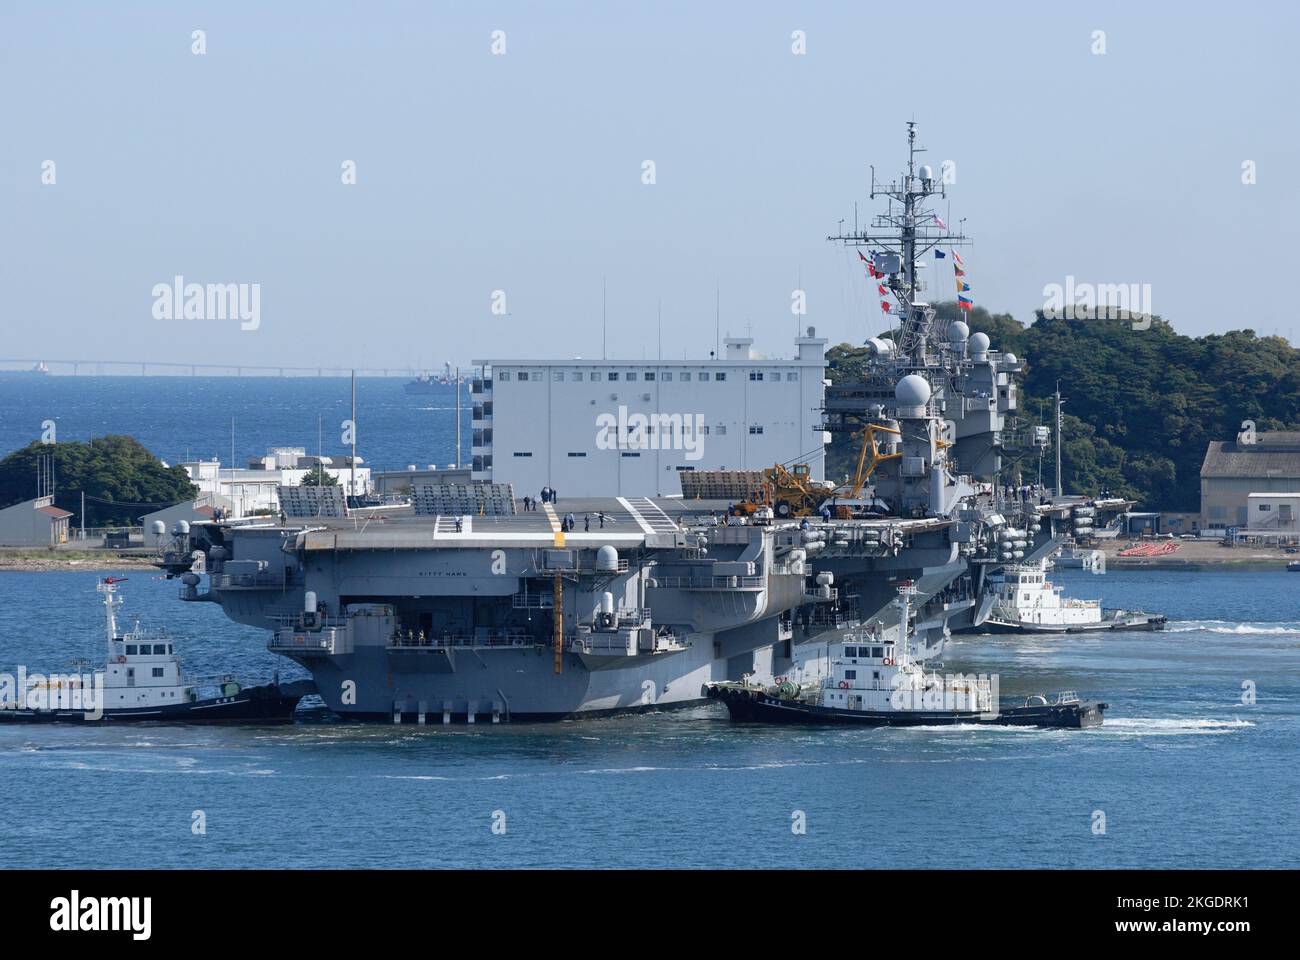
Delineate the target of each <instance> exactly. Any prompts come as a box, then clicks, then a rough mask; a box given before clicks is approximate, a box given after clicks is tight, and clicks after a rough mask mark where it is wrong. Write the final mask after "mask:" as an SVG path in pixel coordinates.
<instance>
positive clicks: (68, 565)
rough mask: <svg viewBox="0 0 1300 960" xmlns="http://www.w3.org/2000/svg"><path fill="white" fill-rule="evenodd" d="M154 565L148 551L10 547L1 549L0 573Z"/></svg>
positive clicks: (129, 567) (93, 569) (114, 568)
mask: <svg viewBox="0 0 1300 960" xmlns="http://www.w3.org/2000/svg"><path fill="white" fill-rule="evenodd" d="M141 568H150V569H156V567H154V564H152V563H151V562H150V554H147V553H124V552H121V551H118V550H13V549H9V550H6V549H0V573H4V572H6V571H11V572H15V573H39V572H44V571H50V570H92V571H95V572H101V571H103V572H112V571H114V570H127V569H141Z"/></svg>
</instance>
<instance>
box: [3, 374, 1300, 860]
mask: <svg viewBox="0 0 1300 960" xmlns="http://www.w3.org/2000/svg"><path fill="white" fill-rule="evenodd" d="M358 395H359V402H360V406H361V417H360V420H361V431H360V436H361V444H362V445H361V453H362V455H363V456H365V457H366V458H367V459H368V460H369V461H370V462H371V463H373V464H377V465H380V466H393V467H398V468H400V467H403V466H405V465H406V464H407V463H419V464H425V463H435V462H436V463H446V462H448V461H449V460H450V459H451V458H452V442H451V436H452V429H453V424H452V415H451V404H452V394H451V391H450V389H448V390H447V391H446V396H441V395H436V396H432V397H410V396H407V395H406V394H404V393H403V392H402V389H401V382H400V381H396V380H366V381H361V383H360V385H359V387H358ZM348 403H349V400H348V384H347V382H346V381H342V380H291V381H279V380H233V379H224V380H223V379H207V378H199V379H194V380H192V379H189V378H153V379H147V380H137V379H130V378H104V379H78V380H70V379H67V378H51V379H49V380H45V381H37V382H34V383H33V382H31V381H14V380H8V381H6V380H4V379H0V451H7V450H10V449H12V448H14V447H17V446H21V445H24V444H26V443H28V442H30V440H32V439H34V438H35V437H36V436H37V435H38V434H39V432H40V424H41V421H42V420H44V419H47V418H54V419H56V420H57V422H58V425H59V437H60V439H85V438H87V437H90V436H95V435H100V434H103V433H106V432H120V433H128V434H133V435H135V436H137V437H139V438H140V439H141V440H142V441H143V442H144V443H145V444H146V446H148V447H149V448H150V449H152V450H153V451H154V452H155V453H157V454H159V455H160V456H163V457H165V458H167V459H169V460H172V461H176V460H179V459H182V458H184V457H185V456H186V454H187V451H188V453H189V454H190V455H192V456H200V455H202V456H213V455H217V456H221V457H222V458H223V459H226V458H227V457H228V450H229V446H230V418H231V416H232V415H233V416H234V417H235V419H236V443H237V453H238V456H239V458H240V459H241V460H243V459H244V458H246V457H247V456H249V455H250V454H253V453H259V452H261V451H262V450H263V449H264V448H265V447H267V446H270V445H275V444H298V445H302V446H307V447H308V448H309V449H313V450H314V449H315V441H316V422H317V421H316V418H317V414H318V413H320V414H321V415H322V416H323V417H324V421H325V423H326V440H325V447H326V452H327V453H328V452H330V449H331V441H330V439H329V424H330V423H331V422H336V421H338V420H340V419H342V418H343V417H345V416H347V411H348ZM465 415H466V417H468V412H466V414H465ZM334 448H335V450H336V451H337V444H335V445H334ZM129 575H130V578H131V579H130V581H129V582H128V583H127V584H126V585H125V587H124V597H125V599H126V607H125V610H126V613H127V614H128V615H130V614H132V613H135V614H137V615H140V616H141V617H143V619H144V620H145V622H146V624H153V625H160V626H166V627H168V628H169V629H170V630H172V631H173V632H174V633H175V635H176V636H177V638H178V641H179V643H180V644H181V647H180V649H181V652H182V654H183V656H184V658H185V663H186V668H187V670H188V671H189V672H191V673H211V672H218V671H222V672H224V671H233V672H236V673H239V674H241V675H243V676H245V677H250V678H251V677H269V676H270V674H271V672H272V671H274V670H275V669H276V668H277V665H278V666H279V667H280V668H281V669H282V671H283V675H286V676H287V675H289V674H290V673H291V672H292V665H291V664H287V662H286V661H277V659H276V658H274V657H272V656H271V655H270V654H268V653H267V652H266V651H265V648H264V641H265V638H264V637H263V636H261V635H260V634H259V633H258V631H254V630H249V629H247V628H243V627H239V626H237V625H235V624H232V623H231V622H230V621H228V620H227V619H226V618H225V617H224V616H223V615H222V614H221V612H220V610H219V609H217V608H216V607H215V606H212V605H208V604H183V603H181V602H180V601H179V600H177V599H176V585H175V583H174V582H169V581H164V580H161V579H158V578H157V577H156V576H154V575H152V574H149V573H147V572H141V571H130V572H129ZM1054 576H1055V578H1056V579H1057V580H1058V581H1060V582H1062V583H1065V584H1067V585H1068V586H1069V590H1070V592H1071V594H1072V595H1075V596H1082V597H1091V596H1100V597H1102V598H1103V599H1104V600H1105V602H1106V604H1107V605H1108V606H1124V607H1144V608H1146V609H1152V610H1159V611H1162V612H1164V613H1166V614H1168V615H1169V617H1170V619H1171V621H1172V624H1171V629H1170V630H1169V631H1168V632H1166V633H1157V634H1107V635H1104V636H1101V635H1099V636H1093V637H1069V638H1062V639H1049V638H1045V639H1033V638H1026V637H963V638H959V639H958V641H957V642H956V643H955V644H954V646H953V649H952V651H951V652H950V653H949V654H948V655H947V656H946V661H947V665H948V666H949V667H951V668H954V669H965V670H979V671H991V672H996V673H998V674H999V675H1000V677H1001V686H1002V691H1003V693H1005V694H1008V695H1010V694H1022V695H1023V694H1027V693H1032V692H1037V691H1044V692H1053V691H1056V690H1060V689H1069V688H1073V689H1076V690H1078V691H1079V692H1080V694H1082V695H1084V696H1095V697H1099V698H1102V699H1105V700H1106V701H1108V702H1109V703H1110V704H1111V709H1110V711H1109V712H1108V714H1107V720H1106V723H1105V726H1104V727H1102V728H1101V729H1099V730H1090V731H1075V732H1065V731H1037V730H1014V729H982V728H978V729H977V728H969V729H955V730H953V729H943V730H939V729H933V730H925V729H922V730H846V731H845V730H833V731H832V730H783V729H771V728H739V727H733V726H732V725H730V724H729V723H728V722H727V720H726V716H725V713H724V712H722V711H721V709H720V708H712V707H710V708H700V709H694V710H688V711H682V712H676V713H667V714H660V715H650V716H639V717H626V718H615V719H608V720H590V721H574V722H567V723H560V724H553V725H545V726H507V727H498V728H493V727H490V726H481V727H477V728H466V727H455V728H449V729H443V728H441V727H438V728H432V727H431V728H426V729H423V730H421V729H417V728H414V727H410V726H407V727H401V728H394V727H391V726H374V727H356V726H348V725H341V724H320V723H316V724H309V725H298V726H294V727H289V728H260V729H259V728H237V729H203V728H186V727H166V726H156V727H125V728H92V729H79V728H75V727H10V726H3V725H0V778H3V782H4V784H5V786H6V790H5V800H4V803H3V804H2V805H0V863H3V864H4V865H6V866H48V865H66V866H118V867H153V866H166V867H178V866H189V865H201V866H214V867H251V866H320V867H341V866H361V867H416V866H500V867H525V866H582V865H596V866H633V867H635V866H655V867H667V866H718V865H721V866H750V865H773V866H794V867H810V868H816V867H850V868H852V867H908V866H916V867H948V866H952V867H964V866H998V867H1020V866H1052V867H1141V866H1175V867H1177V866H1290V867H1296V866H1300V841H1298V840H1297V837H1300V829H1297V828H1298V827H1300V823H1298V822H1297V821H1298V820H1300V814H1297V809H1300V808H1298V806H1297V804H1296V802H1295V797H1296V796H1297V795H1300V716H1298V714H1300V575H1297V574H1287V573H1285V572H1282V571H1277V572H1254V573H1246V572H1206V573H1184V572H1177V573H1162V572H1150V571H1143V572H1137V571H1129V572H1119V571H1112V572H1111V573H1110V574H1108V575H1107V576H1104V577H1094V576H1091V575H1089V574H1085V573H1081V572H1068V571H1063V572H1058V573H1056V574H1055V575H1054ZM95 577H96V575H95V574H92V573H89V572H87V573H76V572H73V573H40V574H20V573H0V670H5V669H14V668H15V667H16V666H17V664H19V663H23V664H25V665H27V666H28V667H30V668H45V669H49V668H52V667H53V668H59V667H64V666H65V665H66V663H67V661H68V659H69V658H71V657H76V656H90V657H92V658H93V659H95V660H96V661H99V660H102V656H103V654H102V641H101V637H102V628H101V608H100V607H99V606H98V604H97V601H98V597H97V595H96V594H95V592H94V581H95ZM1247 681H1250V682H1253V683H1254V684H1255V685H1256V688H1257V691H1258V700H1257V703H1256V704H1255V705H1253V706H1246V705H1244V704H1242V702H1241V696H1242V684H1243V682H1247ZM197 810H201V811H203V813H204V815H205V817H206V830H207V832H206V834H204V835H195V834H194V833H192V831H191V823H192V817H193V815H194V811H197ZM496 811H501V812H502V813H503V814H504V817H505V821H504V822H505V827H506V830H505V833H504V834H494V833H493V832H492V829H491V828H492V825H493V822H494V819H493V817H494V812H496ZM796 811H802V813H803V815H804V816H805V818H806V823H807V832H806V833H804V834H802V835H796V834H794V833H793V832H792V831H791V823H792V817H793V816H794V815H795V812H796ZM1096 811H1101V812H1102V813H1103V814H1104V815H1105V827H1106V832H1105V834H1104V835H1097V834H1094V833H1093V829H1092V828H1093V824H1094V814H1095V812H1096ZM497 822H498V823H499V822H500V820H499V818H498V820H497Z"/></svg>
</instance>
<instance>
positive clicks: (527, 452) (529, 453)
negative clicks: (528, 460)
mask: <svg viewBox="0 0 1300 960" xmlns="http://www.w3.org/2000/svg"><path fill="white" fill-rule="evenodd" d="M532 455H533V452H532V451H531V450H516V451H515V456H516V457H531V456H532Z"/></svg>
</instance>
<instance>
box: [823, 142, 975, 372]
mask: <svg viewBox="0 0 1300 960" xmlns="http://www.w3.org/2000/svg"><path fill="white" fill-rule="evenodd" d="M924 152H926V151H925V148H924V147H921V146H917V143H916V121H914V120H909V121H908V123H907V171H906V173H905V174H904V175H903V176H902V178H901V179H900V180H896V181H893V182H890V183H881V182H880V181H878V180H877V179H876V174H875V168H874V167H873V168H872V170H871V199H873V200H874V199H876V197H877V196H881V197H884V198H886V200H887V201H888V204H887V206H886V208H885V212H884V213H881V214H877V215H876V216H875V217H874V218H873V219H872V221H871V224H870V226H869V227H867V228H865V229H862V230H858V229H857V228H856V226H855V229H854V231H853V232H852V233H850V234H844V233H840V234H837V235H834V236H830V237H827V239H828V240H832V241H835V242H838V243H842V244H844V245H845V246H850V247H857V248H859V250H861V248H863V247H867V248H869V249H870V254H871V255H870V256H869V257H868V259H869V260H871V262H872V267H873V269H874V270H875V271H876V272H877V275H878V276H881V277H882V278H883V279H882V282H883V283H885V284H886V285H887V286H888V288H889V293H890V294H892V296H893V299H894V301H895V302H896V303H897V307H898V321H899V331H898V350H899V354H900V360H901V361H903V362H904V363H905V364H907V365H910V366H924V365H925V357H924V354H925V348H926V344H927V342H928V341H930V340H942V339H943V337H942V336H941V335H939V336H932V335H931V334H933V333H936V331H933V330H932V327H933V326H934V325H935V319H934V318H935V311H934V309H933V307H931V306H930V305H929V304H927V303H923V302H921V301H919V300H918V299H917V294H918V293H919V284H918V282H917V276H916V269H917V263H918V261H919V260H920V258H922V257H924V256H925V255H926V254H927V253H928V252H929V251H931V250H933V249H934V248H935V247H938V246H940V245H942V246H945V247H960V246H966V245H968V244H969V241H968V240H967V238H966V237H965V236H964V235H963V234H962V233H961V232H960V231H959V232H957V233H949V232H947V227H946V226H940V224H942V221H941V220H939V218H938V217H937V216H936V215H935V214H933V213H931V212H930V211H929V210H928V209H926V206H925V201H926V199H927V198H929V197H932V196H937V197H942V198H945V199H946V197H947V194H946V192H945V190H944V185H943V182H942V178H939V179H936V178H935V177H934V175H933V173H932V172H931V170H930V168H929V167H927V166H921V167H920V168H919V169H918V167H917V154H920V153H924ZM895 204H897V205H895ZM932 228H934V229H932ZM882 251H883V252H882ZM888 254H893V256H889V255H888ZM865 255H866V254H864V256H865ZM885 302H886V303H888V301H885Z"/></svg>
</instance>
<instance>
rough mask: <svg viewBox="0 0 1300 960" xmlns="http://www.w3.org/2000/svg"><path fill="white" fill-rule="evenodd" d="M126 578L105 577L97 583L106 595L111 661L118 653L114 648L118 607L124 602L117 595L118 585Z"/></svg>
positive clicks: (105, 604)
mask: <svg viewBox="0 0 1300 960" xmlns="http://www.w3.org/2000/svg"><path fill="white" fill-rule="evenodd" d="M125 579H126V577H105V578H104V579H103V580H101V581H100V582H99V583H97V584H96V585H95V589H96V590H98V591H99V592H100V593H102V594H103V595H104V629H105V632H106V633H107V634H108V659H109V660H110V661H111V660H112V659H113V657H115V656H116V655H117V654H116V651H115V650H114V649H113V644H114V643H115V642H116V641H117V614H116V608H117V607H119V606H121V604H122V601H121V600H119V599H117V597H116V594H117V585H118V583H120V582H121V581H123V580H125Z"/></svg>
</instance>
